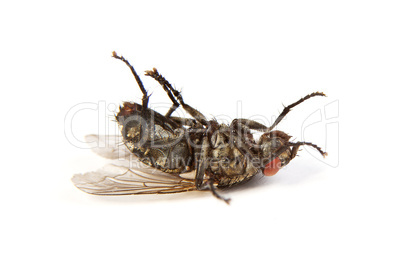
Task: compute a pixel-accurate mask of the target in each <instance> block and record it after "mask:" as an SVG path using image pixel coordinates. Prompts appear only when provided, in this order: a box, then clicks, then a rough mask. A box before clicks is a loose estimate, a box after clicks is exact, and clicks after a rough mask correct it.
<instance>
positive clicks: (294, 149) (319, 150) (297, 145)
mask: <svg viewBox="0 0 402 268" xmlns="http://www.w3.org/2000/svg"><path fill="white" fill-rule="evenodd" d="M287 144H288V145H289V146H292V147H293V148H292V154H291V159H293V158H294V157H295V156H296V154H297V151H298V150H299V147H300V146H302V145H308V146H311V147H313V148H315V149H316V150H317V151H318V152H320V154H321V155H322V156H323V157H326V156H327V155H328V153H326V152H324V151H323V150H322V149H321V148H320V147H318V146H317V145H315V144H313V143H311V142H305V141H299V142H288V143H287Z"/></svg>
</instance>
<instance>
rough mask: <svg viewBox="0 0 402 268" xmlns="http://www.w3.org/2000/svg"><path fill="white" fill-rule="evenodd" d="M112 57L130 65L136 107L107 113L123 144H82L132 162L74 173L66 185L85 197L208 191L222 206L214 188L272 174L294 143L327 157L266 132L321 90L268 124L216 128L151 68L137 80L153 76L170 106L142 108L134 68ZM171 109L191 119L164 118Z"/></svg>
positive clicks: (144, 93) (237, 123) (286, 137)
mask: <svg viewBox="0 0 402 268" xmlns="http://www.w3.org/2000/svg"><path fill="white" fill-rule="evenodd" d="M112 56H113V57H114V58H116V59H118V60H121V61H123V62H124V63H125V64H126V65H127V66H128V67H129V68H130V70H131V72H132V74H133V75H134V78H135V80H136V81H137V84H138V86H139V88H140V90H141V92H142V103H141V104H138V103H133V102H124V103H123V105H121V106H120V109H119V111H118V112H117V114H116V115H115V118H116V121H117V123H118V125H119V128H120V130H121V140H122V142H123V143H124V145H125V146H118V142H115V141H116V137H114V136H110V137H107V136H96V135H91V136H88V139H89V140H90V141H94V140H96V141H98V142H102V143H109V145H110V144H112V146H111V147H110V146H109V147H107V148H104V149H103V150H102V148H97V149H96V151H97V152H98V153H99V154H100V155H102V156H105V157H108V158H115V159H116V158H118V157H121V156H122V155H125V156H131V157H132V158H134V160H133V159H131V161H128V162H127V161H120V162H119V164H114V165H108V166H106V167H105V168H104V169H102V170H99V171H96V172H89V173H85V174H77V175H74V177H73V179H72V180H73V182H74V184H75V185H76V186H77V187H78V188H79V189H81V190H83V191H85V192H87V193H90V194H97V195H124V194H166V193H179V192H186V191H193V190H209V191H211V192H212V194H213V195H214V196H215V197H217V198H219V199H221V200H223V201H225V202H227V203H229V201H230V199H229V198H225V197H223V196H221V195H220V194H219V193H218V189H224V188H229V187H232V186H234V185H237V184H241V183H244V182H247V181H249V180H250V179H251V178H252V177H253V176H255V175H256V174H258V173H261V172H262V173H263V174H264V175H266V176H272V175H275V174H276V173H277V172H278V171H279V169H281V168H282V167H284V166H286V165H287V164H288V163H289V162H290V161H291V160H292V159H294V158H295V156H296V154H297V152H298V150H299V148H300V146H303V145H307V146H311V147H313V148H315V149H316V150H317V151H318V152H319V153H320V154H321V155H322V156H324V157H325V156H326V155H327V153H325V152H324V151H323V150H322V149H321V148H320V147H318V146H317V145H315V144H313V143H310V142H304V141H302V142H292V141H291V140H290V138H291V136H289V135H287V134H286V133H284V132H282V131H279V130H274V128H275V127H276V126H277V125H278V124H279V123H280V122H281V120H282V119H283V118H284V117H285V116H286V115H287V114H288V113H289V111H290V110H291V109H292V108H294V107H295V106H297V105H299V104H300V103H302V102H304V101H306V100H307V99H310V98H312V97H315V96H325V94H324V93H320V92H315V93H311V94H309V95H307V96H305V97H304V98H301V99H300V100H298V101H296V102H295V103H293V104H291V105H289V106H286V107H285V108H284V109H283V111H282V112H281V114H280V115H279V116H278V118H277V119H276V120H275V121H274V123H273V124H272V125H271V126H269V127H267V126H265V125H263V124H261V123H259V122H256V121H253V120H248V119H241V118H240V119H235V120H233V121H232V122H231V124H229V125H228V124H220V123H218V122H217V121H216V120H208V119H207V118H206V117H205V116H204V115H203V114H202V113H201V112H199V111H198V110H196V109H194V108H192V107H191V106H190V105H188V104H187V103H185V102H184V100H183V97H182V95H181V93H180V92H179V91H177V90H176V89H175V88H173V86H172V85H171V84H170V83H169V82H168V81H167V80H166V79H165V78H164V77H163V76H162V75H161V74H160V73H159V72H158V71H157V69H155V68H154V69H153V70H150V71H146V72H145V75H146V76H149V77H152V78H153V79H155V80H156V81H157V82H158V83H159V84H160V85H161V86H162V88H163V89H164V91H165V92H166V93H167V95H168V97H169V99H170V100H171V102H172V106H171V107H170V109H169V110H168V112H167V113H166V114H165V115H162V114H160V113H158V112H157V111H154V110H153V109H150V108H148V101H149V95H148V92H147V90H146V89H145V88H144V85H143V83H142V81H141V79H140V77H139V76H138V74H137V72H136V71H135V69H134V67H133V66H132V65H131V64H130V63H129V62H128V61H127V60H126V59H125V58H124V57H123V56H118V55H117V53H116V52H113V54H112ZM179 106H181V107H182V108H183V109H184V110H185V111H186V112H187V113H188V114H189V115H190V116H191V118H183V117H175V116H172V114H173V112H174V111H175V110H176V109H177V108H178V107H179ZM252 130H253V131H258V132H261V133H262V134H261V136H260V138H259V140H258V141H255V140H254V137H253V134H252V133H251V131H252ZM112 140H113V141H112ZM111 141H112V142H111ZM123 163H124V164H123ZM133 163H136V164H135V165H134V166H133Z"/></svg>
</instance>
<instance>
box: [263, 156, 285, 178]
mask: <svg viewBox="0 0 402 268" xmlns="http://www.w3.org/2000/svg"><path fill="white" fill-rule="evenodd" d="M281 165H282V163H281V160H280V159H279V157H277V158H275V159H274V160H272V161H271V162H269V163H268V164H266V165H265V168H264V171H263V173H264V175H265V176H273V175H275V174H276V173H277V172H278V171H279V169H281Z"/></svg>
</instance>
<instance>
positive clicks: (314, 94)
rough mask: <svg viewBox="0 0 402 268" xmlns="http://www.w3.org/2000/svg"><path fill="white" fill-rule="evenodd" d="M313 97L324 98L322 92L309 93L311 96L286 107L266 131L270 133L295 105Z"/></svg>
mask: <svg viewBox="0 0 402 268" xmlns="http://www.w3.org/2000/svg"><path fill="white" fill-rule="evenodd" d="M315 96H324V97H325V94H324V93H322V92H314V93H311V94H309V95H307V96H305V97H303V98H301V99H300V100H298V101H296V102H295V103H292V104H290V105H288V106H286V107H285V108H284V109H283V111H282V113H281V114H280V115H279V116H278V118H277V119H276V120H275V122H274V123H273V124H272V125H271V126H270V127H269V128H268V131H271V130H272V129H273V128H274V127H275V126H276V125H278V124H279V122H281V121H282V119H283V118H284V117H285V116H286V115H287V114H288V113H289V112H290V109H292V108H293V107H295V106H296V105H299V104H300V103H302V102H303V101H305V100H308V99H310V98H311V97H315Z"/></svg>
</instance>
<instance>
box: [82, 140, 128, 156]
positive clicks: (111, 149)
mask: <svg viewBox="0 0 402 268" xmlns="http://www.w3.org/2000/svg"><path fill="white" fill-rule="evenodd" d="M85 141H86V142H87V143H88V144H89V145H90V146H91V147H92V151H93V152H94V153H96V154H97V155H100V156H102V157H104V158H108V159H128V158H129V157H130V156H132V155H133V154H132V153H131V152H130V151H129V150H128V149H127V147H126V146H125V145H124V143H123V141H122V138H121V136H118V135H95V134H92V135H87V136H85Z"/></svg>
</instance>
